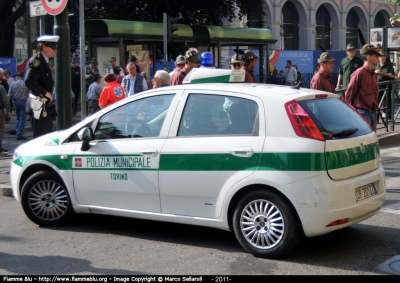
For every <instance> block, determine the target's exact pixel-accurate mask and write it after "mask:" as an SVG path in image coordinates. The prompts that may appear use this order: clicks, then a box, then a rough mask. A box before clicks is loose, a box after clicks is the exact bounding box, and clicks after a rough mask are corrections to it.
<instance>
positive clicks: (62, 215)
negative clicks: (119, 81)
mask: <svg viewBox="0 0 400 283" xmlns="http://www.w3.org/2000/svg"><path fill="white" fill-rule="evenodd" d="M21 203H22V208H23V209H24V212H25V214H26V216H28V218H29V219H30V220H31V221H32V222H34V223H36V224H38V225H40V226H57V225H62V224H65V223H66V222H67V221H68V220H69V219H70V217H71V216H72V215H73V209H72V203H71V199H70V197H69V194H68V190H67V188H66V186H65V184H64V182H63V181H62V180H61V179H60V178H59V177H58V176H57V175H55V174H54V173H51V172H48V171H39V172H36V173H35V174H33V175H32V176H31V177H29V178H28V180H26V182H25V183H24V185H23V187H22V192H21Z"/></svg>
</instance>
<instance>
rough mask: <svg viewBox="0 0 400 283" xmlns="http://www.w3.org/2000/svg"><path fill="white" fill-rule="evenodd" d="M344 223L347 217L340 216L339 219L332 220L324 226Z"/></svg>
mask: <svg viewBox="0 0 400 283" xmlns="http://www.w3.org/2000/svg"><path fill="white" fill-rule="evenodd" d="M344 223H347V218H342V219H339V220H335V221H332V222H331V223H329V224H328V225H326V227H332V226H336V225H340V224H344Z"/></svg>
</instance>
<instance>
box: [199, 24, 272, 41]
mask: <svg viewBox="0 0 400 283" xmlns="http://www.w3.org/2000/svg"><path fill="white" fill-rule="evenodd" d="M192 29H193V35H194V37H195V38H197V39H209V40H211V42H214V43H215V42H221V44H223V45H229V44H231V45H238V44H244V45H251V44H266V43H275V42H277V40H276V39H274V35H273V34H272V32H271V30H269V29H262V28H230V27H220V26H195V27H192Z"/></svg>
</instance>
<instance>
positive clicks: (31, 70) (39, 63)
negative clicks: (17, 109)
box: [25, 35, 60, 138]
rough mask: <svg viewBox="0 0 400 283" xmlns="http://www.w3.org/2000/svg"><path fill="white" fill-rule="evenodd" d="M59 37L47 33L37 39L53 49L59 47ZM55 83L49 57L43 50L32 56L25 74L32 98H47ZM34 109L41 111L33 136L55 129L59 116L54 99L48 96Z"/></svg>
mask: <svg viewBox="0 0 400 283" xmlns="http://www.w3.org/2000/svg"><path fill="white" fill-rule="evenodd" d="M59 38H60V37H59V36H50V35H45V36H41V37H39V38H38V39H37V41H38V42H41V43H43V44H44V45H46V46H48V47H51V48H52V49H57V48H58V47H57V42H58V39H59ZM53 84H54V81H53V76H52V72H51V69H50V66H49V58H46V56H45V55H44V54H42V52H39V53H37V54H36V55H34V56H32V57H31V58H30V59H29V61H28V68H27V72H26V76H25V86H26V87H27V88H28V89H29V91H30V96H31V98H32V99H31V100H35V101H38V100H40V99H43V98H46V93H47V92H49V93H52V90H53ZM33 104H34V103H33ZM33 104H32V105H33ZM38 104H39V103H36V104H35V107H37V105H38ZM33 110H34V111H35V110H37V111H39V112H40V116H39V118H35V123H34V126H33V138H37V137H39V136H42V135H45V134H48V133H51V132H52V130H53V119H54V118H55V117H56V116H57V112H56V106H55V104H54V100H53V101H50V99H48V98H47V101H46V103H44V104H43V105H42V106H41V108H37V109H33Z"/></svg>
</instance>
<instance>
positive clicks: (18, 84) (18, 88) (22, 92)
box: [8, 79, 29, 101]
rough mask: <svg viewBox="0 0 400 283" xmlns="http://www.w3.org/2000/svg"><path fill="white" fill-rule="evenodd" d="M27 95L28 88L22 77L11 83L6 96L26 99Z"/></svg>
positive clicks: (14, 98)
mask: <svg viewBox="0 0 400 283" xmlns="http://www.w3.org/2000/svg"><path fill="white" fill-rule="evenodd" d="M28 95H29V89H28V88H27V87H26V86H25V82H24V80H23V79H19V80H18V81H15V82H14V83H12V84H11V86H10V90H9V91H8V97H9V98H11V99H12V100H14V101H17V100H25V101H26V100H27V99H28Z"/></svg>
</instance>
